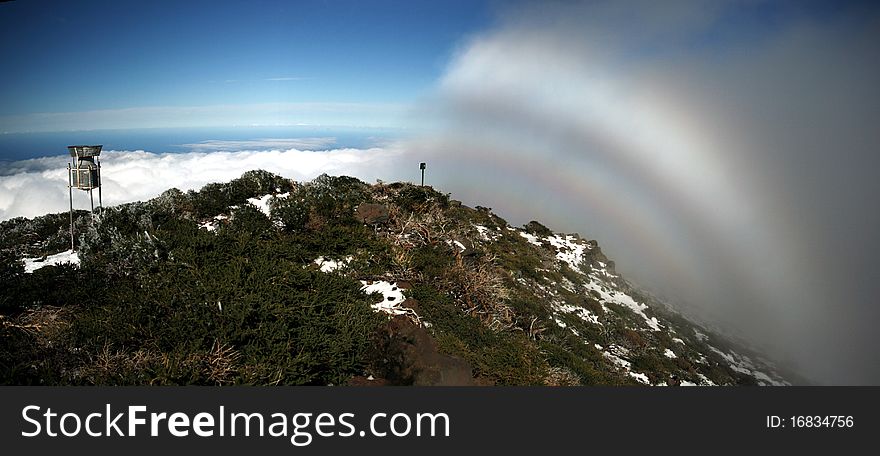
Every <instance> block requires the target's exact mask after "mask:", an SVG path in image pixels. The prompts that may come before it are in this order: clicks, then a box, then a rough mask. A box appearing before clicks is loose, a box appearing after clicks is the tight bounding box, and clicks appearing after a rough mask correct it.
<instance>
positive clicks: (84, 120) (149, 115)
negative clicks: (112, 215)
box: [0, 102, 408, 133]
mask: <svg viewBox="0 0 880 456" xmlns="http://www.w3.org/2000/svg"><path fill="white" fill-rule="evenodd" d="M407 110H408V107H407V106H405V105H401V104H394V103H343V102H303V103H250V104H220V105H207V106H149V107H136V108H123V109H102V110H93V111H82V112H44V113H31V114H23V115H9V116H0V131H2V132H6V133H20V132H49V131H71V130H101V129H126V128H127V129H135V128H177V127H212V126H234V125H302V124H308V125H332V126H356V127H388V126H395V125H399V124H400V123H401V120H402V119H404V118H405V116H406V113H407Z"/></svg>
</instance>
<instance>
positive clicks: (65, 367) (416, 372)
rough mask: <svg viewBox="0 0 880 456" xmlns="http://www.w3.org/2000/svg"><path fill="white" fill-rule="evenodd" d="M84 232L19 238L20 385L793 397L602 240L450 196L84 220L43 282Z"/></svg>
mask: <svg viewBox="0 0 880 456" xmlns="http://www.w3.org/2000/svg"><path fill="white" fill-rule="evenodd" d="M67 217H68V215H67V214H54V215H52V214H50V215H47V216H43V217H37V218H35V219H32V220H28V219H13V220H9V221H5V222H2V223H0V226H2V228H3V229H2V231H0V233H2V234H0V251H2V252H3V254H2V259H3V261H2V267H3V269H4V271H6V272H5V276H6V275H8V276H9V278H10V280H9V283H10V286H9V287H7V288H6V289H5V290H4V292H3V293H4V294H3V296H0V314H2V315H3V320H2V323H3V326H2V329H0V330H2V333H0V334H2V337H0V341H2V346H0V363H2V364H0V366H2V370H3V372H2V374H0V375H2V378H3V381H4V383H14V384H32V383H37V384H145V383H149V384H229V383H233V384H234V383H247V384H367V385H369V384H375V385H378V384H417V385H418V384H423V385H445V384H460V385H464V384H481V385H492V384H500V385H505V384H512V385H596V384H609V385H630V384H631V385H669V386H671V385H786V384H790V382H789V381H788V380H786V379H785V378H783V377H782V376H781V375H780V374H779V373H777V369H776V368H775V367H774V366H772V365H770V364H769V362H768V361H766V360H763V359H761V358H759V357H758V356H756V355H755V354H754V353H751V352H749V350H746V349H744V348H742V347H737V346H735V345H734V344H732V343H731V342H729V341H726V340H724V338H722V337H720V336H719V335H717V334H715V333H713V332H711V331H709V330H708V329H706V328H704V327H703V326H701V325H697V324H696V323H693V322H690V321H689V320H688V319H687V318H685V317H684V316H682V315H681V314H679V313H676V312H674V311H673V310H672V309H671V308H668V307H667V305H665V304H664V303H662V302H659V301H658V300H657V299H656V298H654V297H652V296H651V295H650V294H648V293H644V292H641V291H640V290H639V289H638V288H637V287H636V286H634V285H633V284H632V283H630V282H629V281H627V280H626V279H625V278H623V277H622V275H621V274H619V273H617V271H616V270H615V266H616V265H615V263H614V261H613V260H611V259H609V258H607V257H606V256H605V254H604V253H603V252H602V250H601V248H600V247H599V245H598V242H596V241H595V240H587V239H584V238H582V237H581V236H580V235H578V234H560V233H555V232H553V231H552V230H550V229H549V228H547V227H545V226H544V225H542V224H541V223H539V222H537V221H532V222H529V223H527V224H526V225H524V226H522V227H513V226H511V225H510V224H508V223H507V221H505V220H504V219H503V218H501V217H500V216H498V215H497V214H495V213H493V212H492V210H491V209H490V208H486V207H481V206H475V207H473V208H471V207H468V206H466V205H464V204H462V203H461V202H460V201H456V200H453V199H451V198H450V195H449V194H444V193H441V192H438V191H436V190H434V189H433V188H431V187H420V186H417V185H413V184H410V183H401V182H398V183H384V182H381V181H380V182H377V183H376V184H367V183H364V182H361V181H359V180H357V179H354V178H351V177H346V176H340V177H331V176H327V175H322V176H320V177H318V178H316V179H315V180H313V181H310V182H293V181H289V180H287V179H285V178H283V177H281V176H277V175H273V174H271V173H268V172H265V171H251V172H248V173H245V174H244V175H243V176H242V177H241V178H238V179H235V180H233V181H231V182H228V183H216V184H208V185H206V186H205V187H203V188H202V189H201V190H200V191H198V192H194V191H190V192H187V193H183V192H180V191H179V190H176V189H170V190H168V191H166V192H164V193H163V194H162V195H160V196H159V197H157V198H154V199H153V200H150V201H147V202H137V203H129V204H124V205H120V206H116V207H111V208H107V209H105V211H104V212H103V213H102V214H100V215H98V216H97V217H96V218H95V220H94V221H92V220H91V218H90V216H89V215H88V213H85V212H77V213H76V222H75V225H76V226H75V229H76V232H77V233H78V237H77V241H78V243H79V245H78V251H77V256H76V260H77V261H79V262H80V264H78V265H65V264H63V261H57V262H55V263H56V264H54V265H52V266H45V267H39V266H40V265H39V264H38V263H43V264H48V263H52V261H49V262H48V263H47V262H46V261H42V262H41V261H37V260H35V259H34V257H37V258H38V259H40V258H43V257H47V258H49V256H50V255H51V254H56V253H57V252H61V251H64V250H66V249H69V234H68V232H67V229H68V227H67V225H66V222H67ZM53 258H54V257H53ZM65 258H69V257H65ZM22 259H26V260H25V261H24V263H23V262H22V261H21V260H22ZM25 266H27V267H25ZM377 301H378V302H377Z"/></svg>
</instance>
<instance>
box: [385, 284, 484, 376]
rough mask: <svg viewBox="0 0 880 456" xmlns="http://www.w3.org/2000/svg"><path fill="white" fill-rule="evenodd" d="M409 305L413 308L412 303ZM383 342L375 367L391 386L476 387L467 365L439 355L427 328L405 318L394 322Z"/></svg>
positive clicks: (399, 318)
mask: <svg viewBox="0 0 880 456" xmlns="http://www.w3.org/2000/svg"><path fill="white" fill-rule="evenodd" d="M406 302H407V303H408V304H410V305H411V304H412V302H411V300H407V301H406ZM380 339H381V341H380V351H381V352H382V356H381V360H377V362H376V363H375V364H377V365H376V366H375V371H376V372H378V373H379V375H381V376H382V377H384V378H385V379H387V380H388V382H389V383H391V384H392V385H416V386H471V385H476V382H475V381H474V377H473V369H472V368H471V366H470V364H468V362H467V361H465V360H463V359H460V358H456V357H453V356H449V355H444V354H442V353H440V352H438V350H437V344H436V343H435V342H434V338H432V337H431V335H430V334H428V332H427V331H425V328H422V327H420V326H416V325H415V324H413V323H412V322H411V321H410V320H409V319H408V318H406V317H403V316H396V317H394V318H393V319H391V321H389V322H388V324H386V325H385V327H384V328H383V329H382V331H381V332H380Z"/></svg>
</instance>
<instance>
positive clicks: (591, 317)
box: [552, 302, 601, 327]
mask: <svg viewBox="0 0 880 456" xmlns="http://www.w3.org/2000/svg"><path fill="white" fill-rule="evenodd" d="M552 305H553V308H554V309H555V310H557V311H559V312H565V313H568V314H574V315H577V316H578V317H579V318H580V319H581V320H584V321H587V322H590V323H592V324H594V325H599V324H601V323H599V316H598V315H596V314H594V313H592V312H590V311H589V310H588V309H584V308H583V307H579V306H573V305H571V304H559V303H555V302H554V303H553V304H552ZM563 327H564V326H563Z"/></svg>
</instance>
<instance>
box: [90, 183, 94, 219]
mask: <svg viewBox="0 0 880 456" xmlns="http://www.w3.org/2000/svg"><path fill="white" fill-rule="evenodd" d="M89 200H91V203H92V220H94V219H95V196H94V193H92V189H89Z"/></svg>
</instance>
